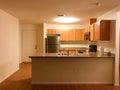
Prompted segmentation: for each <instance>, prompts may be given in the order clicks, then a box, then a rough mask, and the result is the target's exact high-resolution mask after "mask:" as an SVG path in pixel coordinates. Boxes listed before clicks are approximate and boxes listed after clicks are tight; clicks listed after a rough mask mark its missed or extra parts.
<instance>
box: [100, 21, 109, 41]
mask: <svg viewBox="0 0 120 90" xmlns="http://www.w3.org/2000/svg"><path fill="white" fill-rule="evenodd" d="M110 21H111V20H101V22H100V40H106V41H107V40H110Z"/></svg>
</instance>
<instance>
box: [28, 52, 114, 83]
mask: <svg viewBox="0 0 120 90" xmlns="http://www.w3.org/2000/svg"><path fill="white" fill-rule="evenodd" d="M30 58H31V59H32V84H33V85H34V84H114V78H115V77H114V71H115V70H114V68H115V67H114V65H115V56H114V55H111V56H108V55H98V54H96V53H92V54H90V53H84V54H79V55H58V54H40V53H37V54H36V55H33V56H30Z"/></svg>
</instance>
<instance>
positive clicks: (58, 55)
mask: <svg viewBox="0 0 120 90" xmlns="http://www.w3.org/2000/svg"><path fill="white" fill-rule="evenodd" d="M29 57H30V58H39V57H40V58H41V57H55V58H59V57H60V58H61V57H66V58H68V57H71V58H72V57H73V58H74V57H75V58H76V57H79V58H80V57H86V58H89V57H98V58H100V57H101V58H102V57H104V58H105V57H112V58H114V57H115V54H111V55H107V54H106V53H105V54H103V55H100V54H98V53H95V52H93V53H90V52H85V53H77V54H74V55H73V54H71V55H62V54H58V53H36V54H34V55H32V56H29Z"/></svg>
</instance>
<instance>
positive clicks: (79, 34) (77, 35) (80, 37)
mask: <svg viewBox="0 0 120 90" xmlns="http://www.w3.org/2000/svg"><path fill="white" fill-rule="evenodd" d="M86 32H87V29H78V30H75V40H78V41H79V40H80V41H83V40H84V38H85V37H84V35H85V33H86Z"/></svg>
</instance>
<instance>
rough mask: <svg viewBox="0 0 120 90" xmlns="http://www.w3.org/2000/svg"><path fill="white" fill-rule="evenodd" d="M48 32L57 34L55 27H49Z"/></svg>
mask: <svg viewBox="0 0 120 90" xmlns="http://www.w3.org/2000/svg"><path fill="white" fill-rule="evenodd" d="M47 34H57V33H56V30H55V29H47Z"/></svg>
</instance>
